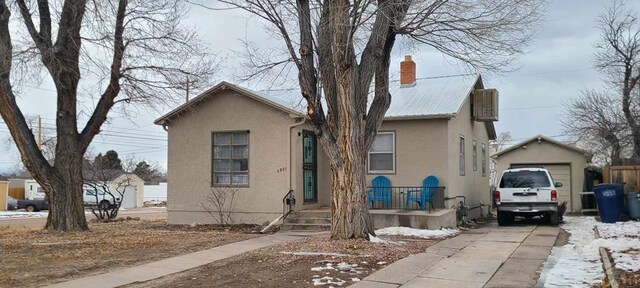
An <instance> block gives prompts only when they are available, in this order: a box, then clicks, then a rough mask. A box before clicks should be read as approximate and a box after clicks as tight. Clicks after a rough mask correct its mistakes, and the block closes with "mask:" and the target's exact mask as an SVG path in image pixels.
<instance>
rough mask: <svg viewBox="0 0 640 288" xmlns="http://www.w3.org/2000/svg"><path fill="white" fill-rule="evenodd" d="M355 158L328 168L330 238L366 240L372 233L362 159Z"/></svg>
mask: <svg viewBox="0 0 640 288" xmlns="http://www.w3.org/2000/svg"><path fill="white" fill-rule="evenodd" d="M343 145H347V144H346V143H345V144H343ZM343 147H344V146H343ZM359 158H360V159H354V160H355V161H342V165H341V166H340V167H335V168H332V169H331V180H332V182H331V196H332V198H331V199H332V200H331V211H332V214H331V238H332V239H350V238H368V237H369V235H373V234H374V232H373V224H372V222H371V217H370V216H369V208H368V207H367V195H366V191H365V170H364V168H365V167H364V165H365V164H364V161H363V160H364V157H359Z"/></svg>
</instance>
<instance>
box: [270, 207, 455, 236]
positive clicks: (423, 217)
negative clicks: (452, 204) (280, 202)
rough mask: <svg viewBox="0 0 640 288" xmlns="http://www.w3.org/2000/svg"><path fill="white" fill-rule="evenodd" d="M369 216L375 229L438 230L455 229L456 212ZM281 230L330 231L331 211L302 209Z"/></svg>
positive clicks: (372, 212) (384, 211)
mask: <svg viewBox="0 0 640 288" xmlns="http://www.w3.org/2000/svg"><path fill="white" fill-rule="evenodd" d="M369 214H370V215H371V220H372V221H373V227H374V228H375V229H381V228H386V227H397V226H401V227H411V228H418V229H431V230H438V229H442V228H455V227H456V225H457V220H456V211H455V210H453V209H438V210H432V211H431V212H429V211H425V210H403V209H370V210H369ZM282 228H283V230H329V229H331V209H330V208H328V207H323V208H316V209H304V210H298V211H296V212H294V213H293V214H292V215H290V216H289V217H287V219H286V220H285V221H284V224H283V226H282Z"/></svg>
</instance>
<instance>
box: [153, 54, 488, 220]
mask: <svg viewBox="0 0 640 288" xmlns="http://www.w3.org/2000/svg"><path fill="white" fill-rule="evenodd" d="M407 63H408V65H407ZM401 66H402V71H401V74H402V77H401V78H402V80H401V81H400V82H398V81H391V82H392V83H391V85H392V87H391V89H390V92H391V95H392V101H391V106H390V108H389V110H388V111H387V113H386V116H385V118H384V121H383V123H382V126H381V127H380V129H379V133H378V136H377V138H376V140H375V143H374V145H373V146H374V148H373V149H372V150H374V151H371V152H370V155H369V157H368V158H369V162H368V165H367V166H368V171H367V183H368V184H367V185H370V183H371V180H372V178H373V177H375V176H377V175H385V176H387V177H388V178H389V179H390V180H391V185H392V186H394V187H400V186H413V187H415V186H421V184H422V180H423V179H424V178H425V177H427V176H429V175H435V176H437V177H438V179H439V181H440V185H441V186H446V188H445V190H444V193H445V195H444V196H446V197H451V198H452V199H449V200H447V202H446V203H444V205H445V206H446V207H447V208H450V207H452V206H453V207H454V208H455V206H456V205H457V203H458V202H459V201H461V200H462V199H463V198H462V197H459V198H455V199H453V197H455V196H464V199H466V205H467V206H469V207H471V208H473V209H472V210H471V211H470V216H471V217H475V216H478V215H480V213H481V209H478V207H479V206H480V205H481V204H488V203H490V189H489V177H488V176H489V172H488V159H487V158H488V156H489V155H488V142H489V141H490V140H492V139H495V137H496V135H495V129H494V126H493V122H492V121H495V120H497V100H498V99H497V92H495V90H492V91H493V92H494V93H493V94H491V95H489V96H491V97H488V98H490V100H492V102H490V103H489V104H490V106H491V107H488V108H487V107H485V108H487V109H485V111H484V112H486V111H487V110H491V111H490V112H491V113H489V114H492V116H491V117H489V118H486V117H485V118H483V119H479V118H478V117H474V116H473V113H472V108H473V107H472V99H474V98H477V99H482V97H481V96H483V95H484V96H486V92H487V91H488V90H479V89H483V88H484V86H483V83H482V79H481V77H480V76H479V75H457V76H450V77H438V78H424V79H416V77H415V75H416V74H415V63H414V62H413V61H411V59H410V57H407V58H406V60H405V61H404V62H403V63H402V65H401ZM489 92H491V91H489ZM483 93H484V94H483ZM473 95H479V96H477V97H474V96H473ZM484 98H487V97H484ZM303 101H304V100H303V99H302V98H301V96H300V92H299V91H298V90H296V89H287V90H270V91H260V92H258V91H252V90H249V89H246V88H243V87H240V86H237V85H233V84H230V83H227V82H221V83H220V84H218V85H216V86H214V87H212V88H211V89H209V90H207V91H205V92H204V93H202V94H200V95H199V96H197V97H195V98H194V99H192V100H191V101H189V102H188V103H185V104H183V105H181V106H179V107H178V108H176V109H174V110H173V111H171V112H169V113H168V114H166V115H164V116H162V117H160V118H159V119H157V120H156V121H155V123H156V124H158V125H162V126H163V127H165V129H167V131H168V146H169V149H168V173H167V174H168V199H167V200H168V201H167V202H168V221H169V223H172V224H190V223H195V222H197V223H205V222H212V221H213V219H211V217H210V215H209V214H208V213H207V212H206V211H205V210H204V209H203V207H202V205H203V204H204V203H205V202H206V199H207V197H208V195H210V194H211V191H212V189H213V190H215V189H219V188H220V187H229V186H230V187H234V188H235V189H237V190H238V193H237V195H236V201H237V202H236V207H235V212H236V214H235V220H236V221H237V222H244V223H258V224H263V223H268V222H270V221H272V220H274V219H276V218H277V217H279V216H280V215H281V214H282V211H283V204H282V202H283V197H284V196H285V195H286V194H287V192H288V191H290V190H293V193H294V196H295V199H296V204H295V208H294V209H295V210H302V209H313V208H319V207H327V206H330V197H331V194H330V181H331V180H330V170H329V166H328V163H327V160H326V157H325V155H324V151H323V149H322V148H321V147H318V146H319V145H318V144H316V139H315V135H314V133H313V129H314V128H313V125H312V124H311V123H310V122H309V121H308V120H307V119H306V114H305V110H306V109H304V105H303ZM476 108H480V107H476ZM479 110H480V109H479ZM480 120H483V121H480ZM303 148H304V149H303ZM303 151H304V152H303ZM303 158H304V159H303ZM453 217H454V221H455V212H454V213H453Z"/></svg>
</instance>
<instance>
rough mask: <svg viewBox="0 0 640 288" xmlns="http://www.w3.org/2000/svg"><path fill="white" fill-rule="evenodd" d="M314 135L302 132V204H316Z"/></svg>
mask: <svg viewBox="0 0 640 288" xmlns="http://www.w3.org/2000/svg"><path fill="white" fill-rule="evenodd" d="M316 143H317V140H316V135H315V134H314V133H313V132H311V131H307V130H304V131H302V181H303V186H304V201H303V202H304V203H305V204H307V203H316V202H318V161H317V158H318V153H317V151H316V146H317V145H316Z"/></svg>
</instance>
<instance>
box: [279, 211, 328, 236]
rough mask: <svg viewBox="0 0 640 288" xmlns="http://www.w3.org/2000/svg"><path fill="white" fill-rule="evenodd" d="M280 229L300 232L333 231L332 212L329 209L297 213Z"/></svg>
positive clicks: (286, 220)
mask: <svg viewBox="0 0 640 288" xmlns="http://www.w3.org/2000/svg"><path fill="white" fill-rule="evenodd" d="M280 229H282V230H299V231H326V230H331V211H330V210H328V209H327V210H325V209H318V210H300V211H296V212H295V213H293V214H291V215H289V217H287V219H285V221H284V224H283V225H282V226H281V227H280Z"/></svg>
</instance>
